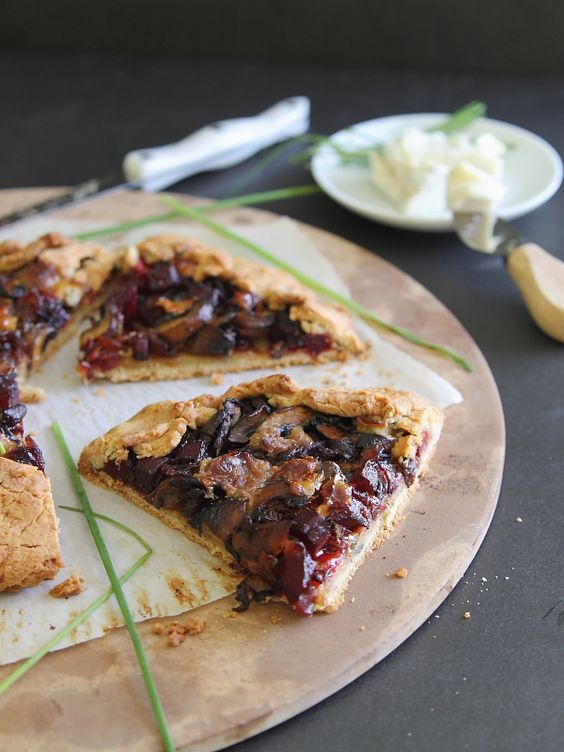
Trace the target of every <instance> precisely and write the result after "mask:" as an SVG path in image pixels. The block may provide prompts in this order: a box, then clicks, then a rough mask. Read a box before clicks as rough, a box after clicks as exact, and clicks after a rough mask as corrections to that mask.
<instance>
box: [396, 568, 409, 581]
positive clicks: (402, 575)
mask: <svg viewBox="0 0 564 752" xmlns="http://www.w3.org/2000/svg"><path fill="white" fill-rule="evenodd" d="M408 574H409V572H408V571H407V569H406V568H405V567H399V569H396V571H395V572H394V577H398V578H399V579H400V580H403V579H405V578H406V577H407V575H408Z"/></svg>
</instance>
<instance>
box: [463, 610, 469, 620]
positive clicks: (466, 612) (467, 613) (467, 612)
mask: <svg viewBox="0 0 564 752" xmlns="http://www.w3.org/2000/svg"><path fill="white" fill-rule="evenodd" d="M464 618H465V619H469V618H470V611H465V612H464Z"/></svg>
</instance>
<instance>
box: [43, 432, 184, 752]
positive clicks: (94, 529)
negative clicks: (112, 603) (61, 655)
mask: <svg viewBox="0 0 564 752" xmlns="http://www.w3.org/2000/svg"><path fill="white" fill-rule="evenodd" d="M52 429H53V433H54V434H55V438H56V439H57V442H58V444H59V447H60V449H61V452H62V454H63V457H64V459H65V463H66V465H67V469H68V471H69V474H70V476H71V480H72V482H73V485H74V489H75V491H76V494H77V496H78V498H79V500H80V503H81V505H82V508H83V510H84V514H85V516H86V521H87V522H88V527H89V528H90V532H91V534H92V538H93V539H94V543H95V544H96V548H97V549H98V553H99V554H100V559H101V560H102V564H103V565H104V569H105V570H106V574H107V575H108V579H109V580H110V584H111V586H112V590H113V592H114V595H115V597H116V600H117V602H118V605H119V607H120V610H121V613H122V615H123V619H124V621H125V625H126V626H127V630H128V632H129V636H130V638H131V642H132V644H133V649H134V650H135V654H136V656H137V660H138V662H139V667H140V669H141V674H142V675H143V680H144V682H145V686H146V688H147V694H148V695H149V700H150V702H151V706H152V708H153V713H154V715H155V720H156V722H157V726H158V728H159V732H160V734H161V738H162V741H163V744H164V748H165V750H166V752H174V749H175V746H174V741H173V739H172V735H171V732H170V729H169V726H168V723H167V720H166V716H165V713H164V709H163V706H162V703H161V698H160V696H159V692H158V690H157V686H156V684H155V680H154V678H153V673H152V671H151V668H150V666H149V662H148V660H147V656H146V655H145V650H144V649H143V644H142V643H141V638H140V637H139V632H138V631H137V628H136V626H135V622H134V621H133V616H132V615H131V611H130V610H129V606H128V604H127V600H126V598H125V594H124V592H123V588H122V586H121V582H120V580H119V577H118V575H117V573H116V570H115V568H114V565H113V562H112V558H111V556H110V553H109V551H108V549H107V546H106V542H105V540H104V537H103V536H102V533H101V531H100V528H99V526H98V522H97V520H96V517H95V516H94V512H93V510H92V507H91V505H90V500H89V498H88V495H87V494H86V491H85V489H84V486H83V484H82V479H81V477H80V475H79V474H78V470H77V469H76V465H75V464H74V460H73V458H72V456H71V453H70V450H69V448H68V446H67V443H66V441H65V437H64V435H63V432H62V430H61V427H60V426H59V424H58V423H53V426H52Z"/></svg>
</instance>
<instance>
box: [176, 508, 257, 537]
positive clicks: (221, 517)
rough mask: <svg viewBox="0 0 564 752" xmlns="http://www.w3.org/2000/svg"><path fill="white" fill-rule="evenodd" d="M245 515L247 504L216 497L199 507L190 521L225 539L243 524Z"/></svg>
mask: <svg viewBox="0 0 564 752" xmlns="http://www.w3.org/2000/svg"><path fill="white" fill-rule="evenodd" d="M244 515H245V504H244V503H243V502H242V501H238V500H236V499H214V501H213V503H209V504H207V505H206V506H203V507H202V508H201V509H199V510H198V511H197V512H196V513H195V514H194V515H193V516H192V517H191V518H190V523H191V524H192V525H194V527H195V528H197V529H198V530H200V531H202V530H203V529H204V528H207V530H208V531H209V532H210V533H211V534H212V535H215V536H216V537H217V538H219V539H220V540H222V541H224V540H226V539H227V538H229V536H230V535H232V534H233V533H234V532H235V530H236V529H237V528H238V527H239V525H240V524H241V522H242V520H243V517H244Z"/></svg>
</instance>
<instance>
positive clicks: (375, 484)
mask: <svg viewBox="0 0 564 752" xmlns="http://www.w3.org/2000/svg"><path fill="white" fill-rule="evenodd" d="M400 479H401V475H400V474H399V473H398V472H397V471H396V469H395V468H394V467H393V466H392V465H391V464H390V463H389V462H386V461H385V460H372V459H369V460H367V461H366V462H365V463H364V465H363V466H362V467H361V468H360V470H358V471H357V472H356V473H355V474H354V475H353V477H352V478H351V480H350V483H351V486H353V487H354V488H355V489H357V490H358V491H360V492H361V493H368V494H372V495H373V496H375V497H376V499H378V500H379V501H380V500H381V499H383V498H384V496H387V495H388V494H390V493H393V492H394V491H395V489H396V488H397V487H398V485H399V482H400Z"/></svg>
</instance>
